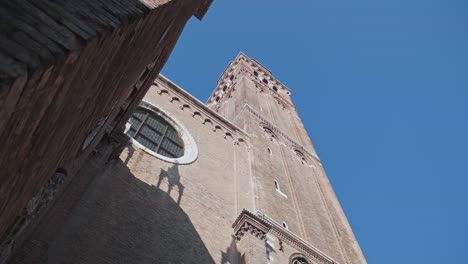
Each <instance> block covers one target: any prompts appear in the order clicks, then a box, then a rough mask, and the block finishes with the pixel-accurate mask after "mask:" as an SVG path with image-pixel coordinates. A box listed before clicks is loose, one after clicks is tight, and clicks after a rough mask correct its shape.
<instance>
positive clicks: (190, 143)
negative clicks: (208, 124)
mask: <svg viewBox="0 0 468 264" xmlns="http://www.w3.org/2000/svg"><path fill="white" fill-rule="evenodd" d="M138 107H142V108H144V109H147V110H150V111H152V112H153V113H155V114H157V115H159V116H160V117H161V118H163V119H164V120H165V121H166V122H168V123H169V125H171V126H172V127H173V128H174V129H175V130H176V131H177V133H179V136H180V138H181V139H182V141H183V142H184V155H183V156H182V157H180V158H169V157H166V156H163V155H161V154H158V153H156V152H154V151H152V150H150V149H148V148H147V147H145V146H143V145H142V144H141V143H139V142H138V141H137V140H136V139H134V138H132V137H130V140H131V142H132V144H133V145H135V146H136V147H138V148H140V149H142V150H144V151H145V152H147V153H148V154H150V155H152V156H154V157H156V158H158V159H160V160H162V161H166V162H170V163H174V164H179V165H184V164H190V163H193V162H195V160H196V159H197V158H198V148H197V144H196V143H195V139H194V138H193V137H192V135H191V134H190V132H189V131H188V130H187V128H185V126H183V125H182V124H181V122H179V121H178V120H177V119H176V118H175V117H174V116H173V115H172V114H170V113H169V112H168V111H166V110H164V109H163V108H162V107H161V106H159V105H155V104H153V103H150V102H148V101H145V100H143V101H142V102H141V103H140V105H139V106H138Z"/></svg>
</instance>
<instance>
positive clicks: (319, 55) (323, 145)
mask: <svg viewBox="0 0 468 264" xmlns="http://www.w3.org/2000/svg"><path fill="white" fill-rule="evenodd" d="M239 51H243V52H244V53H246V55H247V56H250V57H252V58H255V59H256V60H258V61H259V62H261V63H262V64H263V65H265V66H266V67H267V68H269V69H270V70H271V71H272V72H273V75H274V76H276V77H277V78H278V79H279V80H280V81H282V82H283V83H284V84H285V85H287V86H288V87H289V88H291V90H292V91H293V100H294V102H295V104H296V106H297V108H298V111H299V113H300V115H301V117H302V119H303V121H304V123H305V126H306V128H307V130H308V132H309V134H310V136H311V138H312V141H313V142H314V145H315V147H316V149H317V151H318V154H319V156H320V158H321V159H322V161H323V163H324V165H325V169H326V171H327V173H328V176H329V178H330V180H331V181H332V184H333V186H334V188H335V191H336V193H337V195H338V197H339V199H340V202H341V204H342V206H343V208H344V210H345V212H346V214H347V216H348V219H349V221H350V223H351V226H352V227H353V230H354V233H355V234H356V236H357V238H358V240H359V243H360V245H361V248H362V250H363V251H364V254H365V255H366V258H367V260H368V262H369V263H379V264H385V263H391V264H395V263H424V264H430V263H437V264H440V263H468V205H467V204H468V190H467V189H468V2H467V1H466V0H437V1H435V0H392V1H390V0H387V1H378V0H367V1H364V0H355V1H348V0H346V1H345V0H331V1H330V0H327V1H324V0H321V1H318V0H312V1H311V0H298V1H278V0H270V1H268V0H231V1H228V0H215V1H214V3H213V5H212V7H211V9H210V10H209V11H208V14H207V15H206V17H205V19H204V20H203V21H202V22H199V21H197V20H195V19H193V20H191V21H190V23H189V24H188V26H187V28H186V30H185V31H184V33H183V35H182V37H181V38H180V41H179V43H178V44H177V47H176V48H175V50H174V53H173V55H172V57H171V58H170V60H169V62H168V64H167V66H166V68H165V69H164V70H163V74H165V75H166V76H167V77H168V78H170V79H171V80H173V81H174V82H176V83H177V84H179V85H180V86H181V87H184V88H185V89H186V90H188V91H189V92H191V93H192V94H193V95H194V96H196V97H197V98H199V99H200V100H202V101H206V99H207V98H208V96H209V95H210V94H211V91H212V90H213V89H214V87H215V85H216V81H217V79H218V77H219V75H220V74H221V73H222V71H223V70H224V69H225V67H226V65H227V64H228V63H229V62H230V61H231V60H233V59H234V57H235V56H236V55H237V53H238V52H239Z"/></svg>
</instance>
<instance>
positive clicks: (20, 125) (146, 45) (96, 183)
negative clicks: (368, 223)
mask: <svg viewBox="0 0 468 264" xmlns="http://www.w3.org/2000/svg"><path fill="white" fill-rule="evenodd" d="M43 2H44V3H43V4H44V5H42V6H40V7H38V5H37V3H35V4H31V3H29V2H28V1H19V2H17V3H11V4H0V11H1V12H3V11H5V10H7V11H8V12H6V13H5V12H4V13H5V14H8V17H9V18H10V19H9V21H8V23H7V24H8V26H9V28H8V30H10V29H11V31H8V30H5V31H2V32H1V33H0V35H1V37H2V38H4V40H8V41H9V42H8V41H7V42H8V45H5V46H4V48H3V50H2V53H0V55H1V56H2V61H0V66H1V67H0V76H1V77H2V79H1V82H0V85H1V86H0V88H2V90H1V93H0V103H2V104H1V107H0V110H1V111H0V114H1V116H0V117H1V118H0V128H2V130H1V131H0V132H1V133H2V140H3V141H2V144H1V146H0V150H1V152H2V156H1V158H0V166H1V168H2V175H1V177H0V198H1V199H0V213H1V214H0V264H6V263H12V264H13V263H14V264H32V263H50V264H53V263H54V264H55V263H96V264H97V263H223V264H224V263H230V264H251V263H252V264H253V263H256V264H257V263H285V264H286V263H287V264H291V263H292V264H304V263H308V264H312V263H315V264H318V263H320V264H322V263H323V264H328V263H330V264H331V263H340V264H345V263H347V264H362V263H366V260H365V258H364V256H363V254H362V252H361V250H360V247H359V245H358V243H357V241H356V238H355V237H354V235H353V232H352V230H351V227H350V226H349V223H348V221H347V219H346V217H345V215H344V212H343V211H342V209H341V206H340V204H339V202H338V200H337V198H336V196H335V194H334V191H333V189H332V187H331V185H330V182H329V181H328V178H327V176H326V174H325V171H324V169H323V166H322V164H321V162H320V159H319V157H318V155H317V153H316V152H315V149H314V147H313V145H312V142H311V140H310V138H309V136H308V134H307V132H306V130H305V129H304V126H303V124H302V121H301V119H300V117H299V115H298V113H297V111H296V109H295V106H294V104H293V102H292V100H291V90H290V89H289V88H288V87H286V86H285V85H283V84H282V83H281V82H279V80H277V79H276V78H275V77H274V76H273V75H272V73H271V72H270V71H269V70H268V69H266V68H265V67H264V66H262V65H261V64H260V63H258V62H257V61H255V60H253V59H251V58H249V57H247V56H246V55H244V54H242V53H240V54H239V55H238V56H237V57H236V58H235V59H234V60H233V61H232V62H231V63H230V64H229V65H228V67H227V69H226V70H225V71H224V73H223V74H222V75H221V77H220V78H219V80H218V85H217V87H216V88H215V90H214V91H213V93H212V95H211V96H210V98H209V99H208V101H207V102H206V103H202V102H200V101H199V100H197V99H196V98H194V97H193V96H192V95H191V94H190V93H188V92H186V91H185V90H184V89H182V88H181V87H179V86H177V85H176V84H174V83H173V82H171V81H170V80H168V79H167V78H165V77H164V76H160V75H159V76H158V74H159V72H160V69H161V68H162V66H163V65H164V63H165V61H166V60H167V58H168V56H169V54H170V52H171V50H172V48H173V47H174V45H175V43H176V41H177V38H178V36H179V35H180V33H181V31H182V29H183V27H184V25H185V23H186V22H187V20H188V19H189V18H190V16H192V15H195V16H197V17H198V18H201V17H203V15H204V14H205V12H206V10H207V9H208V7H209V6H210V4H211V1H210V0H190V1H189V0H186V1H181V0H164V1H163V0H147V1H141V2H139V1H136V2H133V1H117V0H115V1H114V0H101V1H100V2H99V3H100V4H97V2H94V1H88V0H83V2H82V4H80V5H75V3H74V2H73V1H69V0H66V1H64V2H63V3H62V5H61V6H58V5H55V4H54V3H53V1H48V0H44V1H43ZM117 3H118V4H117ZM85 7H86V8H85ZM110 7H112V8H110ZM21 8H24V10H25V11H24V12H26V13H28V15H27V16H24V15H19V14H18V13H16V12H18V10H20V9H21ZM89 10H94V11H93V12H89ZM34 23H35V26H34V27H33V26H31V25H32V24H34ZM106 23H107V24H106ZM47 26H48V27H47ZM46 29H47V30H46ZM49 29H52V30H49ZM17 32H23V33H24V34H23V35H21V34H17ZM21 37H23V38H24V37H27V38H30V40H31V39H32V42H28V43H30V45H31V46H30V47H27V46H26V47H23V48H24V49H23V50H22V49H20V48H19V47H18V46H15V45H16V44H15V41H16V43H18V41H19V39H18V38H21ZM138 43H140V44H138ZM36 44H37V45H36ZM34 45H36V46H34ZM41 45H43V46H41ZM135 45H136V46H135ZM109 47H112V48H109ZM25 55H28V56H25ZM48 56H50V58H49V57H48ZM35 59H37V60H35ZM93 65H94V66H95V65H100V66H99V67H93ZM188 88H190V87H188ZM6 127H13V128H15V129H4V128H6Z"/></svg>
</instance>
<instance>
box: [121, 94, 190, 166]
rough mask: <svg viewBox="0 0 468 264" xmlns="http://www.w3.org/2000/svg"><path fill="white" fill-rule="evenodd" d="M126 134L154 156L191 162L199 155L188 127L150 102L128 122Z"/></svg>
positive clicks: (183, 162)
mask: <svg viewBox="0 0 468 264" xmlns="http://www.w3.org/2000/svg"><path fill="white" fill-rule="evenodd" d="M125 133H126V134H127V135H128V136H130V137H131V139H132V143H134V144H135V145H136V146H138V147H140V148H142V149H143V150H145V151H146V152H148V153H150V154H151V155H153V156H155V157H157V158H159V159H162V160H164V161H168V162H172V163H176V164H188V163H191V162H193V161H194V160H195V159H196V158H197V156H198V150H197V147H196V145H195V141H194V139H193V138H192V136H191V135H190V134H189V132H188V131H187V129H185V128H184V127H183V126H182V125H180V124H179V123H178V122H176V121H175V119H174V118H172V117H170V114H168V113H166V112H164V111H161V109H160V108H158V107H155V106H153V105H151V104H149V103H147V102H142V103H141V105H140V106H139V107H138V108H137V109H136V110H135V112H134V113H133V114H132V116H131V117H130V119H129V120H128V123H127V129H126V131H125Z"/></svg>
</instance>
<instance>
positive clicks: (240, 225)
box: [232, 209, 339, 264]
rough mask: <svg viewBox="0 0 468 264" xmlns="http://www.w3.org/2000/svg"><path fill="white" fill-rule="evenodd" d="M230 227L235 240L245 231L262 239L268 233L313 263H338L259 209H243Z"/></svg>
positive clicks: (239, 238)
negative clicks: (253, 210) (252, 210)
mask: <svg viewBox="0 0 468 264" xmlns="http://www.w3.org/2000/svg"><path fill="white" fill-rule="evenodd" d="M232 228H233V229H234V234H235V237H236V239H237V240H241V239H242V237H243V236H244V235H245V233H251V234H252V235H254V236H255V237H258V238H259V239H261V240H263V239H265V237H266V234H268V233H270V234H272V235H275V236H276V237H278V238H279V239H281V240H282V241H284V242H285V243H287V244H288V245H290V246H292V247H294V248H295V249H297V250H299V251H301V252H302V253H304V254H306V255H307V256H309V257H310V258H311V259H313V260H314V262H315V263H318V264H339V263H338V262H337V261H335V260H334V259H332V258H331V257H329V256H327V255H326V254H325V253H323V252H322V251H320V250H319V249H317V248H315V247H314V246H312V245H310V244H309V243H307V242H306V241H305V240H303V239H302V238H300V237H299V236H297V235H296V234H294V233H293V232H291V231H289V230H287V229H285V228H283V227H282V226H281V225H280V224H278V223H277V222H276V221H275V220H273V219H272V218H270V217H269V216H267V215H266V214H264V213H262V212H261V211H257V212H255V213H251V212H249V211H247V210H245V209H244V210H243V211H242V212H241V213H240V215H239V216H238V217H237V219H236V220H235V221H234V223H233V225H232Z"/></svg>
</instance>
